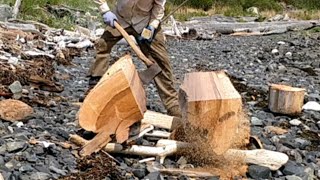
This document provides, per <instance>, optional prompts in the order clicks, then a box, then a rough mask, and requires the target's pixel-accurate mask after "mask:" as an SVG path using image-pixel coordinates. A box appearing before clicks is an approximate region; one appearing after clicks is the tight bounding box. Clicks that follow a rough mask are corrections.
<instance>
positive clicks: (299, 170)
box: [282, 161, 305, 177]
mask: <svg viewBox="0 0 320 180" xmlns="http://www.w3.org/2000/svg"><path fill="white" fill-rule="evenodd" d="M282 172H283V174H284V175H286V176H289V175H296V176H299V177H303V176H305V172H304V167H303V166H301V165H298V164H297V163H296V162H294V161H288V163H287V164H285V165H284V169H283V171H282Z"/></svg>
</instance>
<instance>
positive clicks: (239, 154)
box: [156, 139, 289, 171]
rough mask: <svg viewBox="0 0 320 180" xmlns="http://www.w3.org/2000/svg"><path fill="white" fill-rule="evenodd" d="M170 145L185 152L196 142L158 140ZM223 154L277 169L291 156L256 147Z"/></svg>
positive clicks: (228, 157)
mask: <svg viewBox="0 0 320 180" xmlns="http://www.w3.org/2000/svg"><path fill="white" fill-rule="evenodd" d="M169 145H174V146H176V147H177V152H183V151H185V150H187V149H190V148H192V147H194V146H196V144H190V143H185V142H180V141H174V140H167V139H161V140H159V141H158V142H157V145H156V146H157V147H166V146H169ZM223 156H224V157H225V158H227V159H243V161H244V162H245V163H248V164H256V165H259V166H264V167H268V168H269V169H271V170H273V171H276V170H278V169H280V168H281V167H282V166H283V165H284V164H286V163H287V162H288V160H289V157H288V156H287V155H286V154H284V153H280V152H275V151H269V150H265V149H255V150H239V149H229V150H227V151H226V153H225V154H223Z"/></svg>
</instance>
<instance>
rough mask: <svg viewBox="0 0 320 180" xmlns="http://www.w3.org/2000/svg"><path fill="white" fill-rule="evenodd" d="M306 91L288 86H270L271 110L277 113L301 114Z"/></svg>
mask: <svg viewBox="0 0 320 180" xmlns="http://www.w3.org/2000/svg"><path fill="white" fill-rule="evenodd" d="M304 95H305V89H302V88H295V87H290V86H286V85H279V84H272V85H270V86H269V109H270V111H272V112H275V113H281V114H288V115H296V114H299V113H301V111H302V106H303V100H304Z"/></svg>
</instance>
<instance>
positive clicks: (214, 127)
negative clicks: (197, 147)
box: [179, 71, 242, 155]
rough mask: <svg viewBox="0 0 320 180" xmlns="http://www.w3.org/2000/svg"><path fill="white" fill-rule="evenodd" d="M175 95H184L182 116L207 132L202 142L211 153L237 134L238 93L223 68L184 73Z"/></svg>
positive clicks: (218, 151)
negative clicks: (182, 80)
mask: <svg viewBox="0 0 320 180" xmlns="http://www.w3.org/2000/svg"><path fill="white" fill-rule="evenodd" d="M179 98H180V100H181V102H182V101H183V100H182V99H184V102H182V103H180V104H181V106H182V107H181V108H182V114H183V119H187V122H188V123H189V124H190V125H191V127H193V128H196V129H199V130H200V131H202V132H206V133H207V134H206V142H207V143H208V144H209V145H210V146H211V148H212V150H213V152H214V153H216V154H218V155H221V154H223V153H224V152H226V151H227V150H228V149H230V148H231V146H232V145H233V143H234V140H235V139H236V138H240V137H237V136H238V134H237V132H239V126H240V117H241V116H242V100H241V96H240V94H239V93H238V92H237V91H236V89H235V88H234V87H233V85H232V83H231V81H230V80H229V78H228V77H227V75H226V74H225V73H224V72H223V71H217V72H195V73H189V74H187V75H186V76H185V79H184V83H183V85H182V86H181V90H180V97H179ZM186 133H188V132H186ZM191 136H198V134H197V133H195V134H194V135H191Z"/></svg>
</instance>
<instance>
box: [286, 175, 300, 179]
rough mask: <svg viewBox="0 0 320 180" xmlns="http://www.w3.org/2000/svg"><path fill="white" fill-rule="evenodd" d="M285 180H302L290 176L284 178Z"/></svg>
mask: <svg viewBox="0 0 320 180" xmlns="http://www.w3.org/2000/svg"><path fill="white" fill-rule="evenodd" d="M286 180H302V178H300V177H298V176H295V175H292V176H286Z"/></svg>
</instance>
